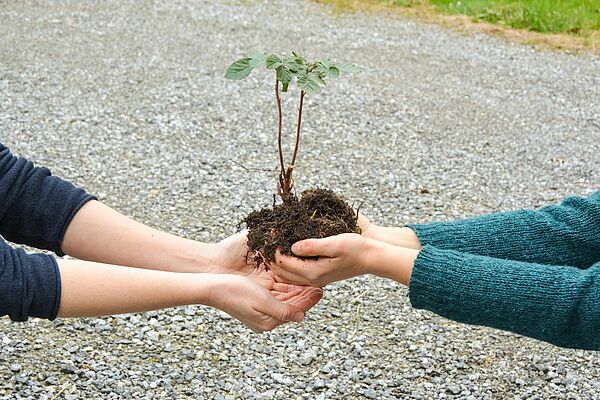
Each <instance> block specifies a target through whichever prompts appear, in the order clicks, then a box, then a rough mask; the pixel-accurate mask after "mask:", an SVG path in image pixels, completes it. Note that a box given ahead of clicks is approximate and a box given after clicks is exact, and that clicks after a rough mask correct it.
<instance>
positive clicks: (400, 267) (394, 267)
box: [366, 239, 420, 286]
mask: <svg viewBox="0 0 600 400" xmlns="http://www.w3.org/2000/svg"><path fill="white" fill-rule="evenodd" d="M369 242H370V243H369V245H368V250H367V259H368V261H367V262H366V265H367V266H368V267H367V269H368V271H369V273H370V274H373V275H375V276H378V277H381V278H387V279H392V280H395V281H396V282H399V283H402V284H403V285H406V286H408V284H409V282H410V276H411V274H412V270H413V267H414V263H415V260H416V258H417V256H418V255H419V251H420V250H417V249H410V248H406V247H399V246H395V245H391V244H389V243H384V242H380V241H376V240H372V239H371V240H370V241H369Z"/></svg>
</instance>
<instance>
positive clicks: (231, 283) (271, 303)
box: [207, 274, 305, 333]
mask: <svg viewBox="0 0 600 400" xmlns="http://www.w3.org/2000/svg"><path fill="white" fill-rule="evenodd" d="M212 279H213V281H214V285H212V287H213V290H212V291H211V293H210V295H209V299H208V301H207V304H208V305H210V306H212V307H215V308H218V309H219V310H222V311H224V312H226V313H227V314H229V315H231V316H232V317H234V318H236V319H237V320H239V321H241V322H242V323H244V324H245V325H246V326H247V327H248V328H250V329H251V330H253V331H254V332H257V333H258V332H265V331H270V330H272V329H274V328H276V327H277V326H279V325H281V324H283V323H286V322H300V321H302V320H303V319H304V311H303V308H302V307H304V306H305V304H303V303H302V301H299V300H298V298H299V296H298V294H299V289H295V288H294V286H293V285H287V284H282V283H274V284H273V286H272V287H271V289H270V291H269V290H268V289H266V288H265V287H263V286H262V285H260V284H258V283H257V282H255V281H253V280H252V279H249V278H246V277H242V276H239V275H231V274H219V275H212Z"/></svg>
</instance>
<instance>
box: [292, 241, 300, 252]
mask: <svg viewBox="0 0 600 400" xmlns="http://www.w3.org/2000/svg"><path fill="white" fill-rule="evenodd" d="M298 250H300V245H299V244H297V243H294V244H293V245H292V253H295V252H296V251H298Z"/></svg>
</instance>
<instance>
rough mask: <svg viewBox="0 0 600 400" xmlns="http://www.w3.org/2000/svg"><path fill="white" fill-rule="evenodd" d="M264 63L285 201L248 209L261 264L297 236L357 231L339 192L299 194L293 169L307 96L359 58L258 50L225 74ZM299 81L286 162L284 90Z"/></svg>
mask: <svg viewBox="0 0 600 400" xmlns="http://www.w3.org/2000/svg"><path fill="white" fill-rule="evenodd" d="M263 67H264V68H266V69H267V70H269V71H272V72H273V73H274V75H275V85H274V87H275V102H276V105H277V145H278V150H279V176H278V178H277V194H278V195H279V196H280V197H281V200H282V202H283V204H281V205H275V202H274V204H273V208H272V209H267V208H265V209H262V210H260V211H254V212H252V213H250V214H249V215H248V216H247V217H246V218H245V219H244V220H243V221H242V222H245V223H246V225H247V227H248V229H249V232H248V247H249V249H250V251H252V252H254V254H255V257H254V260H255V261H256V265H257V267H258V266H260V265H261V264H262V263H265V265H267V263H268V262H269V261H273V260H274V257H275V251H276V249H277V248H280V249H281V251H282V253H284V254H288V255H291V254H292V252H291V246H292V244H294V243H295V242H296V241H298V240H302V239H308V238H323V237H327V236H332V235H337V234H340V233H351V232H358V231H359V230H358V229H357V226H356V221H357V213H355V212H354V210H353V209H352V207H351V206H350V205H349V204H348V203H346V202H345V201H344V200H343V199H342V198H341V197H340V196H338V195H337V194H335V193H334V192H332V191H330V190H325V189H311V190H307V191H305V192H303V193H302V196H301V197H300V199H298V198H297V197H296V195H295V193H294V191H293V188H294V180H293V177H292V175H293V173H294V168H295V167H296V162H297V160H298V149H299V146H300V132H301V128H302V111H303V106H304V97H305V96H306V95H314V94H318V93H320V92H321V91H322V90H323V87H324V86H325V85H326V81H327V80H328V79H330V78H339V77H340V76H342V75H345V74H352V73H357V72H360V71H361V69H360V68H359V67H358V66H356V65H355V64H336V63H333V62H331V61H329V60H327V59H325V60H320V61H314V62H308V61H307V60H306V59H304V58H303V57H302V56H300V55H298V54H296V53H292V55H291V56H278V55H275V54H266V53H259V54H254V55H252V56H250V57H244V58H240V59H239V60H237V61H236V62H234V63H233V64H231V65H230V66H229V68H227V71H226V72H225V77H226V78H228V79H233V80H242V79H245V78H247V77H248V76H249V75H250V73H251V72H252V71H253V70H254V69H255V68H263ZM293 83H295V84H296V85H297V87H298V89H300V100H299V105H298V116H297V120H296V141H295V144H294V152H293V154H292V158H291V161H290V163H289V164H287V165H286V163H285V161H284V156H283V150H282V134H283V113H282V109H281V94H282V93H287V92H288V90H289V89H290V85H292V84H293Z"/></svg>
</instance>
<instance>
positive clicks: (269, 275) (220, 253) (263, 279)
mask: <svg viewBox="0 0 600 400" xmlns="http://www.w3.org/2000/svg"><path fill="white" fill-rule="evenodd" d="M246 240H247V238H246V232H244V231H242V232H238V233H236V234H234V235H231V236H229V237H228V238H225V239H223V240H222V241H220V242H219V243H218V244H217V256H216V257H215V259H214V261H213V264H214V267H213V269H212V271H211V272H213V273H218V274H235V275H240V276H244V277H246V278H249V279H251V280H253V281H254V282H256V283H258V284H260V285H261V286H262V287H264V288H265V289H267V290H271V291H273V290H274V291H275V292H274V294H275V296H276V297H277V298H278V299H279V300H281V301H283V302H285V303H286V304H290V305H294V306H296V307H298V308H299V309H300V310H302V311H304V312H306V311H308V310H310V309H311V308H312V307H313V306H314V305H315V304H317V303H318V302H319V300H321V298H322V297H323V290H322V289H320V288H315V287H311V286H296V285H287V286H285V287H284V286H282V285H284V284H282V283H277V282H276V277H275V274H274V273H273V271H272V270H270V271H267V270H265V269H264V268H256V267H255V266H254V265H253V263H252V260H250V259H248V258H247V257H246V255H247V253H248V247H247V246H246Z"/></svg>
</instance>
